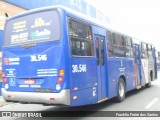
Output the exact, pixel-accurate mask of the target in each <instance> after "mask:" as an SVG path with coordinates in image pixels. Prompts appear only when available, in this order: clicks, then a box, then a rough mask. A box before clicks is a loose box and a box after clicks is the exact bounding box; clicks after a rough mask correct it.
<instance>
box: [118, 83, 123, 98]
mask: <svg viewBox="0 0 160 120" xmlns="http://www.w3.org/2000/svg"><path fill="white" fill-rule="evenodd" d="M119 95H120V97H123V96H124V85H123V83H122V82H120V84H119Z"/></svg>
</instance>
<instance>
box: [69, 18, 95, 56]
mask: <svg viewBox="0 0 160 120" xmlns="http://www.w3.org/2000/svg"><path fill="white" fill-rule="evenodd" d="M69 32H70V41H71V50H72V55H73V56H93V55H94V54H93V53H94V50H93V39H92V36H91V35H92V29H91V26H90V25H87V24H85V23H82V22H79V21H76V20H72V19H70V21H69Z"/></svg>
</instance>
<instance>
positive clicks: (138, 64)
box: [134, 44, 141, 89]
mask: <svg viewBox="0 0 160 120" xmlns="http://www.w3.org/2000/svg"><path fill="white" fill-rule="evenodd" d="M134 76H135V82H136V88H137V89H138V88H140V87H141V55H140V48H139V45H136V44H135V45H134Z"/></svg>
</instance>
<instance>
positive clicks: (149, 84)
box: [146, 74, 153, 88]
mask: <svg viewBox="0 0 160 120" xmlns="http://www.w3.org/2000/svg"><path fill="white" fill-rule="evenodd" d="M149 78H150V79H149V82H148V83H147V84H146V87H147V88H149V87H151V81H152V80H153V75H152V74H151V75H150V77H149Z"/></svg>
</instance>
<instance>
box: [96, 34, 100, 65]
mask: <svg viewBox="0 0 160 120" xmlns="http://www.w3.org/2000/svg"><path fill="white" fill-rule="evenodd" d="M96 57H97V65H99V64H100V61H99V60H100V58H99V38H98V37H96Z"/></svg>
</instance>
